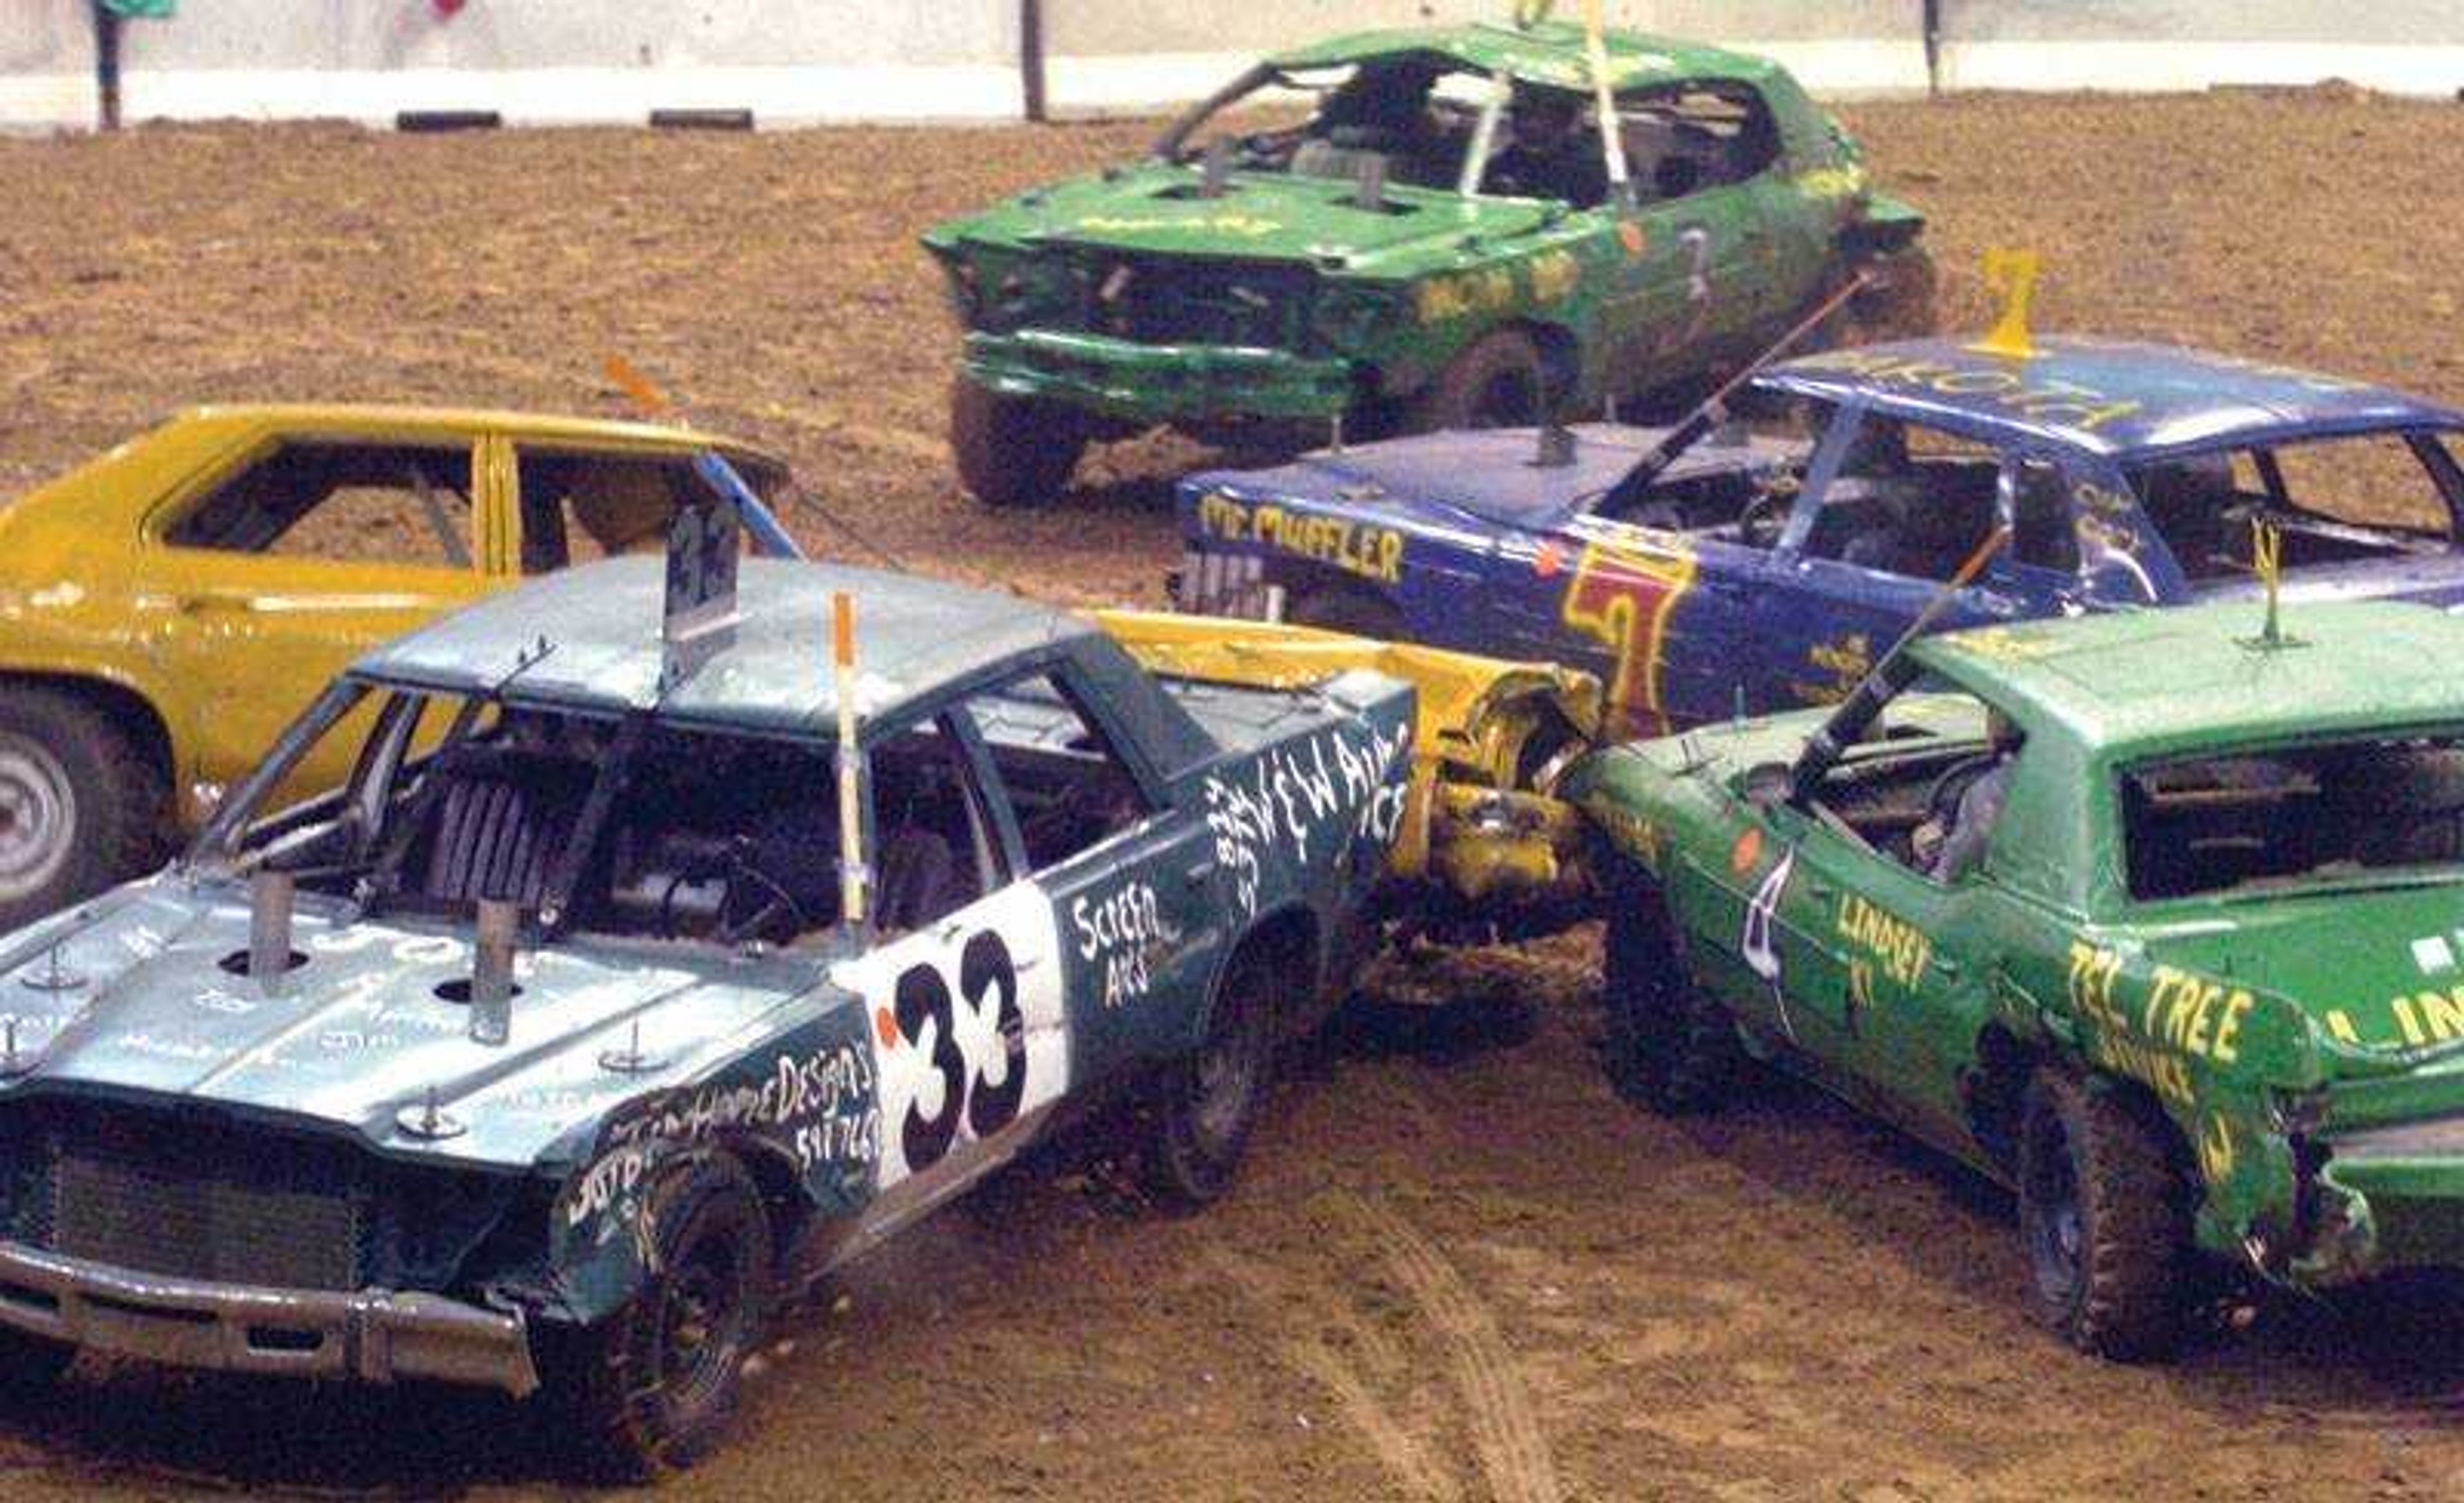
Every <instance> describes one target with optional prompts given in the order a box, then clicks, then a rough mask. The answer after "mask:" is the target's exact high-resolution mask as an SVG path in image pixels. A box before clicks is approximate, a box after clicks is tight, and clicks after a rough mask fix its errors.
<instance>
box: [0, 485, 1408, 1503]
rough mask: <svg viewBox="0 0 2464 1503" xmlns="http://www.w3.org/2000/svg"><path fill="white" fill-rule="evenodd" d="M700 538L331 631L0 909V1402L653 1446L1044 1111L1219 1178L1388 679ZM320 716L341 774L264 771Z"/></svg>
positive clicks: (1160, 1177)
mask: <svg viewBox="0 0 2464 1503" xmlns="http://www.w3.org/2000/svg"><path fill="white" fill-rule="evenodd" d="M685 525H687V526H690V525H692V523H691V522H690V521H688V522H687V523H686V524H685ZM701 541H702V542H705V543H711V545H710V546H707V547H704V548H703V549H702V551H701V555H700V562H699V564H695V563H694V562H693V558H692V557H691V554H690V550H679V551H675V552H671V556H670V560H669V563H668V577H667V578H666V579H665V580H663V578H662V573H661V565H660V564H659V562H658V561H656V560H619V561H614V562H609V563H604V564H593V565H590V566H587V567H584V568H580V569H576V570H574V571H572V572H569V573H564V574H560V575H556V576H553V577H550V578H547V579H544V580H542V581H540V582H539V583H537V584H534V585H532V586H527V587H524V588H522V589H520V590H517V591H515V592H513V593H511V594H508V595H504V596H500V597H497V598H496V599H495V600H492V601H490V602H487V603H483V604H480V605H477V606H474V607H472V608H468V609H466V610H465V611H463V612H461V613H459V614H457V615H453V616H450V617H448V618H446V619H444V620H443V621H441V622H438V623H436V624H434V625H431V626H429V627H428V628H427V629H425V630H421V631H419V632H417V633H416V634H414V635H411V636H409V637H407V638H406V639H404V640H402V641H400V642H399V643H397V644H395V645H392V646H390V647H386V648H383V649H380V650H378V651H377V652H374V653H372V654H371V655H369V656H366V657H364V658H363V659H362V660H361V661H360V662H359V664H358V665H357V666H356V667H355V668H353V669H352V670H351V671H350V672H349V673H348V674H345V675H344V676H343V677H342V678H341V680H340V681H338V682H337V683H336V684H335V685H334V686H333V687H332V688H331V689H329V690H328V691H327V692H326V693H325V694H324V695H323V696H321V697H320V698H319V699H318V701H317V702H316V703H315V705H314V706H313V707H312V708H311V709H310V710H309V711H308V712H307V713H306V715H305V716H304V718H302V719H301V720H300V721H299V722H298V723H297V725H296V726H295V727H294V728H293V729H292V730H291V731H290V732H289V733H288V734H287V735H286V736H285V737H284V738H283V740H281V742H280V743H279V745H278V746H277V747H276V749H275V751H274V752H273V753H272V754H271V756H270V758H269V760H268V762H267V763H265V765H264V766H263V767H262V769H261V770H259V771H258V772H257V773H255V774H254V775H253V778H252V779H250V780H249V781H248V782H247V783H245V784H244V785H241V786H240V787H239V788H237V789H236V790H235V791H234V792H233V794H232V795H231V798H230V799H229V801H228V802H227V803H226V804H225V806H224V807H223V808H222V810H221V811H220V812H219V813H218V814H217V816H216V817H215V818H214V819H213V820H212V822H211V823H210V824H209V826H208V828H207V829H205V831H204V832H203V833H202V834H201V835H200V836H199V838H198V841H197V844H196V845H195V847H194V848H193V849H192V850H191V851H190V852H189V853H188V855H187V857H186V858H185V859H184V860H182V861H181V862H179V863H178V864H176V865H174V866H173V867H172V868H171V869H170V870H169V871H167V872H165V873H162V874H160V875H158V876H155V877H152V878H148V879H146V880H143V881H140V882H137V883H134V884H131V885H128V886H125V887H122V888H120V889H118V890H116V891H114V892H112V893H110V894H107V895H104V896H102V897H100V898H99V899H97V900H95V901H93V902H91V903H89V904H87V905H85V906H82V907H80V908H77V909H76V910H73V911H70V912H67V913H64V914H61V915H58V916H55V917H54V918H52V919H49V920H46V921H44V922H42V923H40V924H38V925H37V926H36V927H34V928H32V929H30V930H26V931H23V932H21V933H19V934H18V935H16V936H14V937H12V938H11V939H8V940H7V941H5V943H0V1367H5V1370H6V1373H7V1376H8V1377H9V1379H10V1380H11V1382H12V1383H17V1384H22V1383H25V1382H28V1381H39V1380H40V1379H42V1378H44V1377H48V1376H49V1375H52V1374H54V1373H56V1372H57V1370H58V1369H59V1368H60V1367H61V1366H62V1365H64V1364H65V1362H66V1361H67V1360H68V1359H69V1357H70V1356H71V1354H72V1353H73V1352H74V1351H75V1350H76V1349H77V1348H79V1347H86V1348H93V1349H98V1350H101V1351H105V1352H112V1353H121V1354H131V1355H135V1356H138V1357H141V1358H146V1359H158V1360H164V1361H168V1362H172V1363H178V1364H186V1365H190V1366H195V1367H205V1368H218V1369H226V1370H239V1371H249V1372H257V1373H272V1374H293V1375H298V1376H302V1377H318V1378H330V1379H347V1380H358V1381H377V1382H384V1381H392V1380H395V1379H404V1378H426V1379H438V1380H445V1381H452V1382H458V1383H465V1384H477V1385H487V1386H492V1387H495V1388H498V1389H501V1390H504V1391H506V1392H509V1393H512V1394H516V1395H524V1394H528V1393H531V1392H532V1391H534V1390H537V1389H541V1388H545V1389H546V1390H548V1392H549V1394H551V1395H553V1396H555V1397H556V1398H558V1399H560V1400H561V1401H562V1402H563V1403H564V1404H567V1405H568V1406H569V1408H570V1411H571V1413H572V1414H573V1416H575V1426H574V1433H575V1434H576V1435H577V1436H579V1437H582V1438H583V1446H584V1448H585V1449H586V1450H588V1451H590V1452H592V1453H594V1454H595V1456H596V1457H597V1458H598V1459H600V1460H602V1461H604V1462H605V1463H607V1464H608V1465H610V1466H611V1467H612V1468H613V1469H615V1470H623V1471H629V1472H635V1473H639V1472H646V1471H652V1470H659V1469H661V1468H664V1467H669V1466H673V1465H680V1464H683V1463H686V1462H689V1461H690V1460H692V1459H693V1457H694V1456H695V1455H696V1454H697V1453H699V1452H700V1451H701V1450H703V1449H704V1448H706V1447H707V1446H708V1445H709V1443H710V1442H711V1441H712V1440H713V1439H714V1438H715V1435H716V1434H717V1432H718V1429H719V1426H720V1424H721V1421H722V1420H723V1418H724V1416H725V1414H726V1413H727V1410H728V1408H729V1405H730V1401H731V1399H732V1397H733V1395H734V1393H735V1391H736V1389H737V1383H738V1375H739V1373H740V1370H741V1368H742V1365H743V1362H744V1359H745V1358H746V1356H747V1354H748V1352H750V1351H751V1350H752V1349H753V1347H754V1345H755V1343H756V1339H757V1336H758V1334H759V1330H760V1326H761V1321H762V1318H763V1315H764V1312H765V1310H766V1309H767V1308H768V1307H770V1306H771V1305H772V1303H773V1299H774V1294H776V1293H779V1292H781V1291H784V1290H786V1289H788V1288H790V1287H791V1284H792V1283H793V1282H794V1281H798V1280H802V1279H803V1278H805V1277H807V1276H808V1275H812V1274H814V1273H816V1272H818V1271H826V1270H828V1269H829V1268H831V1267H833V1266H836V1265H838V1264H840V1263H842V1262H844V1261H845V1260H847V1259H848V1258H850V1257H853V1256H855V1255H856V1254H858V1253H860V1252H862V1251H864V1250H866V1249H868V1248H870V1247H872V1246H874V1245H876V1244H878V1243H880V1242H881V1241H882V1240H883V1239H884V1238H886V1237H888V1236H890V1235H891V1233H893V1232H895V1231H897V1230H898V1229H899V1228H900V1227H902V1226H904V1225H906V1224H907V1223H909V1222H911V1221H913V1219H915V1218H916V1217H917V1216H919V1215H921V1214H922V1213H924V1212H925V1211H927V1210H928V1209H930V1208H931V1207H933V1206H934V1205H936V1204H938V1203H940V1202H942V1201H944V1200H946V1199H948V1198H949V1197H951V1196H953V1195H955V1194H957V1192H958V1191H960V1190H961V1189H963V1188H965V1187H966V1186H967V1185H968V1184H969V1183H971V1182H974V1181H976V1180H977V1179H979V1177H981V1176H982V1175H983V1174H985V1173H986V1172H987V1171H988V1170H989V1169H991V1168H993V1167H994V1166H996V1165H998V1164H1000V1163H1001V1162H1002V1161H1003V1160H1007V1159H1010V1158H1011V1157H1013V1156H1014V1155H1015V1154H1016V1153H1017V1152H1018V1151H1019V1150H1020V1148H1021V1147H1022V1146H1023V1145H1024V1144H1025V1143H1027V1142H1028V1141H1029V1140H1031V1139H1033V1138H1036V1137H1037V1136H1038V1135H1039V1134H1041V1133H1043V1132H1044V1131H1045V1128H1046V1126H1047V1124H1049V1123H1051V1122H1053V1121H1054V1120H1055V1119H1056V1117H1057V1116H1061V1115H1063V1114H1065V1113H1066V1112H1068V1111H1070V1110H1073V1109H1075V1108H1078V1107H1080V1106H1082V1105H1085V1104H1089V1103H1092V1102H1095V1101H1098V1100H1100V1099H1104V1098H1106V1097H1111V1098H1115V1099H1116V1100H1117V1101H1118V1103H1119V1105H1120V1107H1121V1109H1122V1110H1123V1111H1124V1112H1125V1113H1126V1115H1127V1119H1128V1120H1130V1121H1131V1122H1133V1124H1138V1125H1139V1126H1140V1131H1141V1132H1142V1134H1143V1136H1144V1140H1145V1142H1146V1145H1147V1146H1146V1151H1145V1160H1146V1163H1147V1168H1148V1171H1149V1176H1150V1178H1151V1180H1152V1181H1153V1183H1154V1184H1155V1187H1156V1188H1157V1190H1158V1192H1159V1193H1160V1194H1163V1195H1165V1196H1167V1197H1172V1198H1177V1199H1178V1200H1181V1201H1184V1202H1193V1203H1194V1202H1203V1201H1206V1200H1208V1199H1210V1198H1212V1197H1214V1196H1216V1195H1218V1194H1220V1193H1221V1192H1222V1191H1223V1190H1224V1189H1225V1188H1226V1186H1227V1183H1228V1182H1229V1179H1230V1176H1231V1175H1232V1174H1233V1171H1234V1167H1235V1163H1236V1161H1237V1160H1238V1159H1239V1158H1240V1156H1241V1153H1242V1150H1243V1143H1244V1141H1245V1140H1246V1138H1248V1136H1249V1134H1250V1130H1251V1126H1252V1124H1253V1122H1254V1121H1255V1119H1256V1117H1257V1116H1258V1113H1259V1109H1260V1104H1261V1101H1262V1097H1263V1093H1264V1091H1265V1081H1266V1076H1267V1072H1268V1067H1269V1062H1270V1059H1271V1050H1270V1046H1271V1045H1272V1043H1273V1041H1274V1039H1275V1037H1276V1034H1277V1031H1278V1030H1279V1029H1282V1028H1289V1027H1297V1026H1299V1025H1300V1024H1301V1023H1303V1022H1304V1021H1306V1020H1307V1019H1309V1016H1310V1015H1311V1011H1312V1009H1313V1008H1314V1007H1315V1006H1317V1005H1318V1004H1319V1003H1320V1002H1321V1001H1322V1000H1323V999H1324V998H1325V997H1327V996H1328V995H1329V994H1330V993H1331V990H1332V989H1333V988H1335V987H1337V986H1339V985H1340V984H1341V982H1342V981H1343V979H1344V977H1345V975H1346V972H1347V970H1348V968H1349V966H1350V965H1351V963H1352V961H1353V958H1355V957H1356V956H1357V955H1358V954H1359V953H1361V951H1362V949H1363V948H1364V947H1365V945H1366V944H1367V943H1368V942H1369V941H1370V939H1371V934H1370V933H1369V931H1370V929H1371V928H1372V927H1373V926H1372V925H1371V924H1369V923H1368V922H1366V921H1365V920H1364V917H1363V914H1362V908H1361V901H1360V899H1361V896H1362V895H1363V893H1364V892H1365V891H1366V889H1367V888H1368V887H1369V886H1370V885H1371V884H1372V883H1374V882H1375V881H1376V880H1377V879H1378V877H1379V874H1380V872H1381V869H1382V866H1383V863H1384V859H1385V852H1386V850H1387V848H1388V845H1389V844H1390V843H1391V842H1392V840H1393V839H1394V837H1395V835H1396V828H1395V827H1396V823H1397V819H1398V818H1399V815H1400V812H1401V809H1402V806H1403V802H1404V788H1405V780H1406V777H1407V772H1408V767H1409V752H1410V748H1409V745H1408V742H1409V740H1410V737H1411V729H1412V717H1413V711H1414V696H1413V693H1412V690H1411V688H1410V686H1409V685H1407V684H1405V683H1402V682H1399V681H1397V680H1396V679H1393V678H1389V677H1386V676H1383V675H1379V674H1370V673H1365V672H1356V671H1354V672H1343V673H1339V674H1335V675H1333V676H1331V677H1330V678H1328V679H1326V680H1325V681H1323V682H1319V683H1314V684H1312V685H1310V686H1309V687H1307V688H1304V689H1297V690H1293V691H1289V692H1286V691H1280V690H1265V689H1258V688H1244V687H1241V686H1238V685H1232V684H1222V683H1201V682H1196V681H1192V680H1188V679H1180V678H1176V679H1170V680H1166V679H1163V678H1159V677H1156V676H1155V675H1152V674H1149V673H1148V672H1147V671H1146V670H1145V669H1143V668H1142V667H1140V666H1139V665H1138V664H1137V663H1135V662H1134V661H1133V660H1132V658H1131V657H1130V656H1129V655H1128V653H1127V652H1126V651H1125V650H1124V649H1123V648H1122V647H1121V646H1120V645H1119V644H1118V643H1117V642H1115V641H1114V640H1113V639H1112V638H1111V637H1110V636H1107V635H1105V634H1103V633H1102V632H1100V631H1098V630H1096V629H1095V628H1094V627H1093V626H1092V625H1090V624H1089V623H1088V622H1085V621H1083V620H1080V619H1077V618H1075V617H1071V616H1067V615H1063V614H1060V613H1057V612H1054V611H1051V610H1047V609H1044V608H1037V607H1033V606H1030V605H1026V604H1023V603H1021V602H1019V601H1016V600H1013V599H1011V598H1009V597H1006V596H1001V595H994V594H988V593H982V592H978V591H972V590H966V589H960V588H957V587H953V586H943V585H938V584H933V583H929V582H925V581H920V580H915V579H912V578H906V577H901V576H895V575H889V574H880V573H871V572H865V571H860V570H854V569H847V568H839V567H828V566H823V565H815V564H791V563H773V562H759V561H746V562H744V563H743V564H741V566H740V571H741V577H740V580H739V579H738V578H737V573H738V570H737V565H736V564H734V562H733V561H734V558H735V549H734V545H733V542H732V540H730V539H729V538H728V537H727V536H726V535H725V534H724V533H720V534H718V535H717V540H716V542H715V543H713V542H712V540H710V539H707V538H706V539H703V540H701ZM721 560H724V561H726V562H725V564H724V566H723V567H722V566H721V564H720V563H719V562H718V561H721ZM680 561H681V562H680ZM680 581H681V583H680ZM842 600H844V601H845V602H847V605H848V607H849V608H848V609H847V613H846V614H845V615H844V616H843V615H842V614H841V608H840V606H839V602H840V601H842ZM663 623H664V626H663ZM834 644H835V646H834ZM329 738H343V739H346V740H347V741H348V742H349V743H350V744H351V745H352V746H355V747H356V748H357V750H356V754H355V759H348V760H346V761H345V762H344V763H343V764H344V765H349V766H352V767H353V768H354V769H355V770H354V771H353V772H352V773H351V776H350V779H349V781H348V783H347V784H346V785H343V786H341V787H340V788H338V789H334V790H332V791H329V792H321V793H318V792H315V791H314V790H298V789H295V788H293V787H292V786H291V783H292V781H293V780H292V777H291V773H292V769H294V768H295V767H297V766H299V765H302V764H303V763H304V762H305V760H306V759H307V758H308V757H309V756H310V755H311V753H312V752H313V751H314V749H315V748H317V747H318V745H319V743H320V742H322V741H324V740H327V739H329ZM302 793H306V794H309V795H310V796H308V797H307V798H306V799H305V801H304V802H297V803H295V802H292V801H293V799H294V798H295V796H297V795H298V794H302Z"/></svg>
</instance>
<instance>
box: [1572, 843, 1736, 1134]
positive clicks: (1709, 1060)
mask: <svg viewBox="0 0 2464 1503" xmlns="http://www.w3.org/2000/svg"><path fill="white" fill-rule="evenodd" d="M1603 944H1604V948H1605V951H1606V953H1605V954H1604V955H1603V957H1602V964H1601V971H1602V994H1603V996H1602V1000H1603V1003H1604V1006H1605V1008H1606V1011H1607V1014H1608V1020H1607V1021H1608V1028H1607V1037H1606V1040H1605V1042H1604V1048H1603V1061H1602V1062H1603V1064H1604V1065H1605V1066H1606V1068H1607V1071H1608V1076H1609V1083H1610V1084H1611V1085H1613V1086H1615V1087H1616V1088H1617V1094H1619V1095H1621V1096H1623V1097H1625V1098H1626V1099H1627V1100H1628V1101H1631V1102H1633V1103H1634V1104H1636V1105H1637V1106H1641V1107H1647V1108H1649V1109H1650V1110H1651V1111H1654V1112H1657V1113H1659V1114H1661V1116H1687V1115H1691V1114H1696V1113H1702V1112H1709V1111H1712V1110H1715V1109H1717V1108H1718V1107H1720V1106H1721V1105H1723V1104H1724V1103H1726V1102H1727V1100H1728V1098H1729V1097H1730V1096H1731V1095H1732V1094H1734V1091H1735V1087H1736V1081H1737V1076H1738V1074H1739V1072H1741V1071H1742V1069H1743V1068H1744V1062H1745V1051H1744V1050H1742V1049H1741V1048H1740V1047H1739V1046H1738V1043H1737V1026H1736V1021H1735V1020H1734V1019H1733V1018H1731V1017H1730V1016H1729V1015H1728V1011H1727V1008H1726V1007H1723V1006H1721V1005H1720V1004H1719V1002H1718V1001H1717V1000H1716V999H1714V998H1712V997H1711V996H1709V995H1708V994H1706V993H1705V991H1704V990H1703V989H1702V988H1701V987H1700V986H1697V985H1695V984H1694V982H1693V979H1692V978H1691V977H1689V976H1687V975H1686V973H1685V961H1684V957H1683V955H1682V954H1681V953H1679V950H1678V947H1677V940H1676V930H1675V928H1674V926H1673V924H1672V922H1671V920H1670V918H1669V915H1668V903H1667V900H1666V899H1665V898H1664V897H1663V896H1662V895H1661V894H1660V893H1659V892H1658V891H1657V890H1655V889H1652V888H1648V887H1645V886H1643V885H1641V884H1640V883H1638V882H1634V881H1631V880H1627V881H1619V882H1616V883H1614V884H1613V885H1612V886H1611V887H1610V890H1609V915H1608V933H1607V937H1606V939H1605V940H1604V941H1603Z"/></svg>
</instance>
